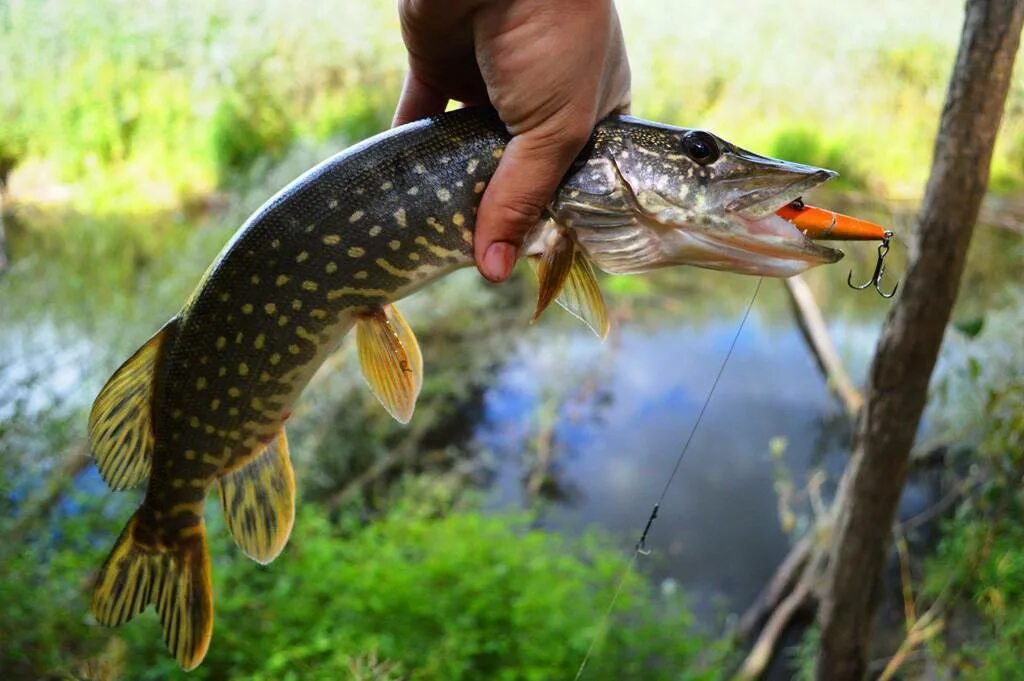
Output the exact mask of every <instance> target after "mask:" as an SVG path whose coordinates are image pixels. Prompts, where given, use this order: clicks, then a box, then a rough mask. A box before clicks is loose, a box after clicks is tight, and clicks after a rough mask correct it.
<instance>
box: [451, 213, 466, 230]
mask: <svg viewBox="0 0 1024 681" xmlns="http://www.w3.org/2000/svg"><path fill="white" fill-rule="evenodd" d="M452 224H453V225H455V226H456V227H462V225H464V224H466V216H465V215H463V214H462V213H455V214H454V215H452Z"/></svg>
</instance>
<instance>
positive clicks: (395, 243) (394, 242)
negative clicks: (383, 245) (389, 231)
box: [388, 239, 402, 251]
mask: <svg viewBox="0 0 1024 681" xmlns="http://www.w3.org/2000/svg"><path fill="white" fill-rule="evenodd" d="M401 247H402V242H401V241H398V240H396V239H392V240H391V241H389V242H388V248H390V249H391V250H392V251H397V250H398V249H399V248H401Z"/></svg>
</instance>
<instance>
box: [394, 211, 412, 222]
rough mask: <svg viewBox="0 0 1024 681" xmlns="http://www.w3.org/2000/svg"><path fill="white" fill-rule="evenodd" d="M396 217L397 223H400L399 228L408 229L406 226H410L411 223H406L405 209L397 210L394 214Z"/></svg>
mask: <svg viewBox="0 0 1024 681" xmlns="http://www.w3.org/2000/svg"><path fill="white" fill-rule="evenodd" d="M394 216H395V222H397V223H398V226H399V227H406V226H408V224H409V223H408V222H406V219H405V209H404V208H399V209H398V210H396V211H395V212H394Z"/></svg>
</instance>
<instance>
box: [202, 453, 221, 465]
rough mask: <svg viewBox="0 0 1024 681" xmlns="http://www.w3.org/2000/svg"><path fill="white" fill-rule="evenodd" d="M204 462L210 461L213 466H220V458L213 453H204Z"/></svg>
mask: <svg viewBox="0 0 1024 681" xmlns="http://www.w3.org/2000/svg"><path fill="white" fill-rule="evenodd" d="M203 463H208V464H210V465H211V466H220V459H218V458H217V457H216V456H213V455H212V454H203Z"/></svg>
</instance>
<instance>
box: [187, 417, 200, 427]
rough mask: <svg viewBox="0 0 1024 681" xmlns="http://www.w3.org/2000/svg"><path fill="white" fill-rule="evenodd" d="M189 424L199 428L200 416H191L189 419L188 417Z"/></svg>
mask: <svg viewBox="0 0 1024 681" xmlns="http://www.w3.org/2000/svg"><path fill="white" fill-rule="evenodd" d="M188 425H190V426H192V427H193V428H198V427H199V417H198V416H190V417H189V419H188Z"/></svg>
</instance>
